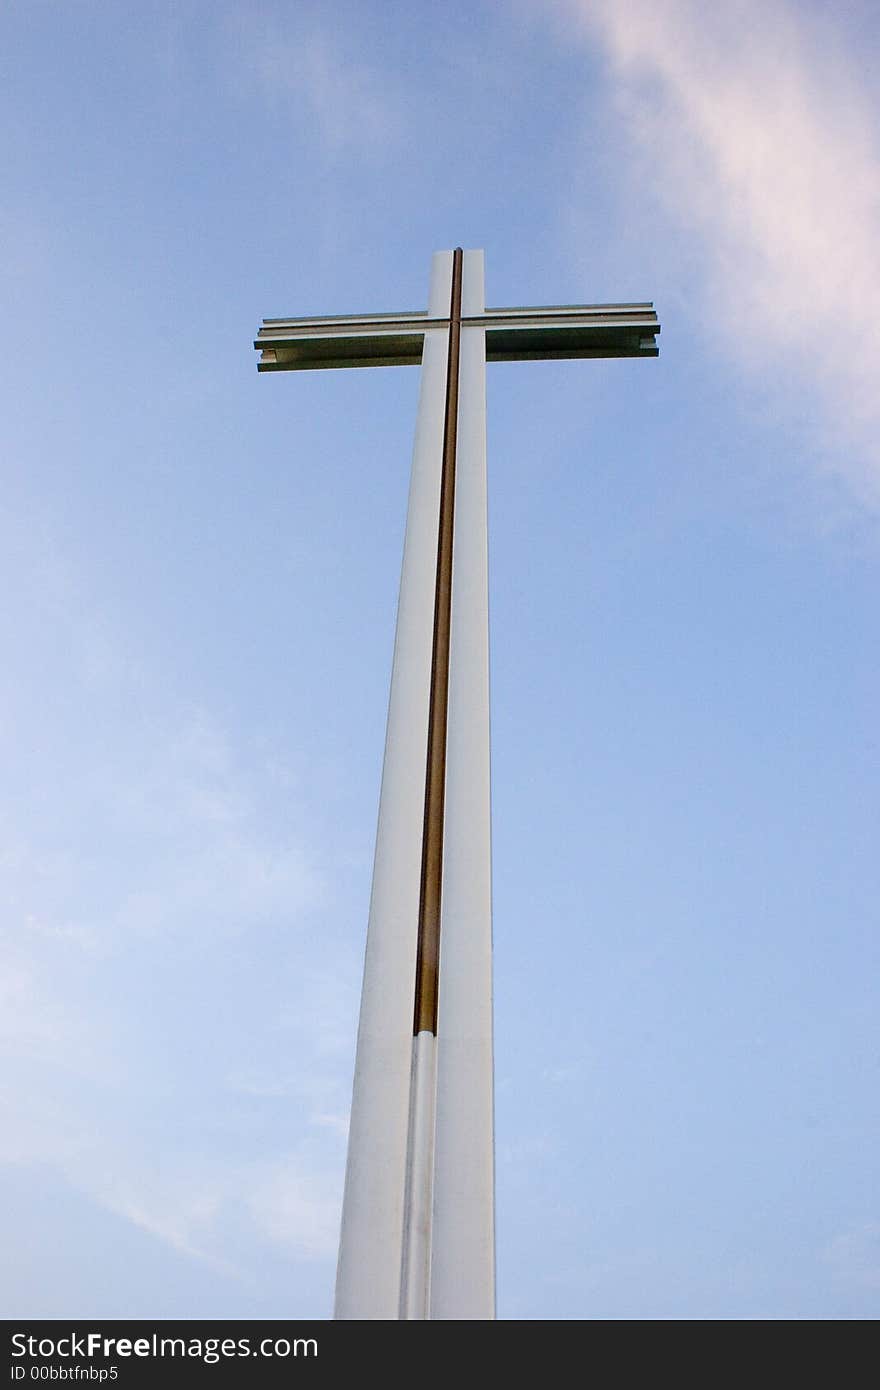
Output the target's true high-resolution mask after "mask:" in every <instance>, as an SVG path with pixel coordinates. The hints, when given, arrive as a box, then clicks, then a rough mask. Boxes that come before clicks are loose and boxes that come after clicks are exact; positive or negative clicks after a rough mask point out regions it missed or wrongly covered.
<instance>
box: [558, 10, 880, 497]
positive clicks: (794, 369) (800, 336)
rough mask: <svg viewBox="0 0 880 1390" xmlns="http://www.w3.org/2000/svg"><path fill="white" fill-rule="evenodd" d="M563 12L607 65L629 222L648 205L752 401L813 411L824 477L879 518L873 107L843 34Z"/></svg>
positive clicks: (878, 236) (731, 13)
mask: <svg viewBox="0 0 880 1390" xmlns="http://www.w3.org/2000/svg"><path fill="white" fill-rule="evenodd" d="M562 13H563V14H564V15H565V16H568V17H569V18H570V19H571V18H573V19H574V21H575V24H576V27H577V30H578V31H579V32H580V33H581V34H582V35H583V36H584V37H585V38H587V39H589V40H591V41H592V40H595V39H598V40H599V41H600V42H601V44H602V46H603V47H604V49H605V52H606V53H607V55H608V57H609V59H610V62H611V65H612V68H613V72H614V74H615V78H616V81H617V84H618V87H617V91H618V97H619V107H620V110H621V111H622V112H623V113H625V118H626V120H627V122H628V124H629V128H630V133H631V136H632V138H633V139H634V141H635V142H636V147H637V150H638V152H639V154H640V159H639V161H638V166H637V170H638V172H637V176H636V181H637V182H638V184H639V192H640V194H641V195H642V196H641V197H640V201H639V204H638V206H640V208H641V209H642V215H644V194H645V192H646V191H650V193H651V194H652V195H653V196H654V197H659V198H660V199H662V200H663V202H664V203H665V206H666V209H667V211H668V213H669V215H670V218H671V219H672V220H673V221H675V222H677V223H678V225H679V229H680V232H682V233H683V242H680V243H679V244H678V250H679V253H680V255H681V256H682V257H683V259H684V260H685V261H687V263H688V267H689V271H690V273H691V275H692V276H693V282H692V286H691V288H692V292H693V296H694V300H695V302H696V303H697V304H698V313H699V317H700V318H701V320H702V321H703V322H704V323H705V324H707V325H711V328H710V333H711V336H712V338H713V340H714V341H716V342H719V341H720V342H722V343H724V344H725V345H726V348H727V350H728V351H729V352H730V353H733V354H734V355H736V356H737V357H738V358H739V359H740V360H741V361H743V362H745V363H746V364H747V365H748V366H749V367H750V368H752V369H754V370H756V371H757V372H760V373H761V375H762V378H763V380H764V383H765V385H766V384H767V383H773V382H775V383H777V385H782V387H783V389H787V388H788V387H790V386H795V387H796V388H797V389H798V390H799V391H801V392H802V393H803V396H804V397H809V396H810V395H812V396H814V397H815V398H816V399H817V400H818V402H819V405H820V411H819V414H818V417H817V426H818V428H820V429H821V430H823V431H824V432H825V436H826V437H825V439H824V441H823V443H824V445H825V448H826V452H827V454H828V455H830V454H833V457H831V458H826V466H827V467H829V468H832V469H834V470H836V471H837V472H838V473H839V475H840V476H841V477H843V478H844V479H845V480H846V482H847V484H848V486H849V487H850V488H851V489H853V490H855V492H856V493H857V494H858V496H859V497H860V498H861V499H862V500H863V501H865V502H868V503H869V504H870V505H872V506H877V505H878V504H880V451H878V446H877V429H878V426H880V391H878V389H877V381H878V379H880V278H878V276H877V247H878V244H880V151H878V140H877V129H878V125H877V117H878V101H877V97H876V93H875V92H872V91H869V90H868V89H867V87H866V86H865V84H864V83H863V82H860V80H859V77H858V71H857V67H856V64H855V62H854V61H853V57H852V54H849V55H848V53H847V50H846V47H845V42H846V40H845V39H844V36H843V33H842V30H839V31H837V32H835V31H834V30H831V29H829V27H828V26H827V25H820V23H819V21H818V20H817V19H816V17H815V16H812V17H811V16H810V15H809V14H807V13H805V11H804V8H803V7H800V8H798V7H795V6H793V5H791V4H789V3H786V2H785V0H777V3H773V4H767V3H766V2H765V0H742V3H737V4H727V5H722V6H714V7H709V6H706V5H704V4H702V3H699V0H627V3H626V4H620V3H619V0H566V3H565V4H564V5H563V6H562ZM850 41H852V40H850ZM694 272H697V273H696V274H694ZM774 389H775V388H774V386H773V385H768V390H770V391H771V392H772V391H773V390H774Z"/></svg>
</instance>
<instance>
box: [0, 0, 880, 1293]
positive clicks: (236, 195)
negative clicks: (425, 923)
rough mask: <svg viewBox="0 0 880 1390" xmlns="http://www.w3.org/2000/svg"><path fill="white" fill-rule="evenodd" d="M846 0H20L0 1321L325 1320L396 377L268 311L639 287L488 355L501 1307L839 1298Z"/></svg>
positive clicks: (870, 285)
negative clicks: (647, 333)
mask: <svg viewBox="0 0 880 1390" xmlns="http://www.w3.org/2000/svg"><path fill="white" fill-rule="evenodd" d="M878 36H880V22H878V17H877V13H876V9H875V7H873V6H872V5H870V4H869V3H867V0H865V3H850V4H847V5H846V6H842V5H840V4H834V5H832V4H830V3H800V4H797V5H790V4H786V3H779V0H774V3H762V4H760V5H759V4H756V3H752V0H727V2H726V3H723V4H721V5H719V6H717V7H714V9H713V10H712V12H711V13H710V12H709V10H708V9H707V7H705V6H703V5H699V4H697V3H696V0H680V2H676V0H654V3H652V4H648V3H646V0H618V3H611V0H594V2H593V0H579V2H575V0H572V3H560V4H537V3H535V4H532V3H526V2H525V0H522V2H516V3H515V2H514V0H510V2H509V3H508V0H495V3H492V4H473V3H469V4H455V3H453V4H450V5H447V6H444V7H439V8H438V7H435V6H429V5H427V4H423V3H416V4H413V3H409V4H407V5H403V4H398V3H383V4H377V3H369V2H368V3H364V0H360V3H357V4H334V5H330V4H326V3H325V4H309V3H298V4H293V5H291V4H282V3H245V0H241V3H236V4H231V3H212V4H207V3H201V2H199V3H187V0H174V3H168V2H167V0H141V3H139V4H138V5H136V6H135V5H118V4H109V3H101V2H100V0H94V2H92V0H68V3H63V4H62V3H58V2H57V0H47V2H46V3H43V0H11V3H9V4H7V6H6V7H5V11H4V16H3V18H2V20H0V53H2V55H3V56H2V58H0V66H2V82H0V109H2V129H3V131H4V135H3V144H2V149H3V193H4V196H3V198H2V201H0V239H2V244H3V248H4V250H3V258H2V271H0V296H2V305H3V310H4V322H5V325H6V327H5V332H4V333H3V335H2V342H3V352H4V358H3V370H2V375H0V392H2V396H3V410H2V417H3V438H4V448H3V457H4V468H3V474H4V489H3V494H4V505H3V508H2V515H0V542H2V543H0V565H2V570H3V576H2V582H3V590H4V593H5V595H6V603H5V604H4V605H3V609H2V618H0V622H2V649H3V652H4V661H3V665H2V671H0V716H2V721H0V749H2V763H3V769H4V776H3V790H2V799H0V835H2V838H0V862H2V875H0V914H2V915H0V922H2V955H3V968H2V977H0V978H2V985H0V988H2V993H3V1004H2V1009H0V1047H2V1058H3V1060H2V1072H0V1077H2V1097H3V1106H4V1108H5V1110H6V1112H7V1113H6V1118H5V1122H4V1123H3V1125H2V1140H0V1162H2V1165H3V1176H2V1181H3V1186H4V1188H5V1190H6V1192H7V1193H8V1194H9V1195H10V1196H11V1202H10V1206H11V1218H10V1220H9V1222H8V1229H7V1232H6V1234H5V1238H4V1255H3V1260H2V1281H0V1306H2V1308H3V1310H4V1315H5V1316H7V1317H19V1316H31V1317H38V1316H44V1317H96V1316H102V1317H136V1318H151V1317H157V1318H158V1317H171V1316H177V1317H184V1318H186V1317H199V1316H206V1317H215V1318H231V1317H251V1316H265V1317H287V1316H293V1317H297V1316H302V1317H307V1316H315V1317H326V1316H328V1315H329V1312H330V1307H331V1298H332V1284H333V1275H334V1265H335V1244H336V1236H337V1228H338V1217H339V1203H340V1196H341V1182H342V1173H343V1167H344V1158H345V1129H346V1121H347V1108H348V1101H349V1088H350V1079H351V1069H352V1061H353V1047H354V1034H355V1027H356V1016H357V1001H358V992H359V984H360V979H359V977H360V969H361V960H362V951H363V942H364V931H365V925H366V915H367V903H368V894H369V878H370V867H371V853H372V837H373V831H374V827H375V814H376V805H377V797H378V786H379V775H380V760H381V750H382V740H383V730H384V717H385V701H386V696H387V687H388V676H389V671H390V657H391V644H392V640H393V627H394V609H395V601H396V586H397V578H398V573H399V564H400V547H401V541H402V533H403V520H404V508H405V501H406V483H407V475H408V468H409V457H410V448H411V439H412V427H413V422H414V415H415V404H416V393H417V386H418V381H417V372H416V371H415V370H413V369H400V370H388V371H375V372H373V371H370V372H366V371H365V372H349V373H329V372H328V373H316V374H314V375H311V374H309V375H303V376H296V375H282V376H273V377H265V378H258V376H257V373H256V369H255V360H254V354H253V351H252V348H251V346H250V345H251V341H252V339H253V335H254V332H255V329H256V327H257V325H258V323H259V321H260V319H261V318H262V317H263V316H264V315H266V316H281V315H284V314H291V315H294V314H309V313H328V314H329V313H344V312H346V311H357V310H367V309H378V310H392V309H396V308H418V307H421V306H423V305H424V303H425V298H426V293H427V276H428V267H429V260H430V254H431V252H432V251H434V250H436V249H442V248H445V247H449V246H453V245H463V246H466V247H484V248H485V251H486V270H487V298H488V302H489V303H490V304H541V303H548V304H549V303H565V302H605V301H615V300H617V301H619V300H638V299H643V298H649V299H653V300H654V301H655V303H656V305H657V308H658V311H659V313H660V317H661V321H662V323H663V334H662V338H661V357H660V359H659V361H657V362H626V361H623V362H566V363H537V364H524V363H521V364H507V365H501V364H499V365H498V366H493V367H491V368H490V370H489V382H488V388H489V468H490V509H491V535H490V563H491V604H492V679H493V694H492V720H493V814H494V824H493V833H494V895H495V909H494V929H495V940H496V1073H497V1185H498V1276H499V1315H500V1316H501V1317H504V1318H513V1319H546V1318H574V1319H587V1318H869V1317H876V1316H877V1315H878V1312H880V1198H878V1186H877V1148H878V1146H877V1140H878V1134H877V1130H878V1119H877V1099H876V1098H877V1070H878V1059H880V1036H878V1025H877V1002H878V1001H877V964H878V962H877V954H878V947H877V933H876V919H877V901H878V882H877V879H878V869H877V864H878V854H877V848H876V825H877V811H878V777H877V773H878V761H880V760H878V739H877V732H876V730H877V709H878V703H880V702H878V695H880V690H878V685H880V682H878V670H877V660H876V650H877V635H878V634H877V627H878V619H877V611H878V610H877V602H876V594H877V579H878V568H880V565H878V561H880V529H878V516H880V458H878V451H877V439H878V428H877V427H878V424H880V419H878V416H880V409H878V392H877V389H876V377H877V372H878V368H880V328H878V325H880V313H878V312H877V311H878V310H880V302H878V301H880V291H878V279H877V271H876V247H877V244H878V232H880V225H878V223H880V215H878V208H880V149H878V138H877V130H878V120H877V117H878V100H877V96H876V90H875V82H874V74H875V72H876V62H877V51H878Z"/></svg>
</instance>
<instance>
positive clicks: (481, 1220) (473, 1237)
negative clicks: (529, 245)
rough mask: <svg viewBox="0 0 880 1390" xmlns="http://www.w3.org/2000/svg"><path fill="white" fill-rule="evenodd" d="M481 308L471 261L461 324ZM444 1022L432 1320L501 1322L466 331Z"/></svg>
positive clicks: (484, 718)
mask: <svg viewBox="0 0 880 1390" xmlns="http://www.w3.org/2000/svg"><path fill="white" fill-rule="evenodd" d="M483 309H484V301H483V253H482V252H481V251H466V252H465V253H464V266H463V284H462V314H463V316H464V317H465V318H478V317H479V316H481V315H482V313H483ZM457 435H458V445H457V461H456V498H455V532H454V541H453V551H452V553H453V564H452V610H451V611H452V621H451V631H450V654H449V701H448V728H447V740H446V798H445V816H444V840H443V886H442V912H441V930H440V993H439V1011H438V1019H437V1093H436V1121H435V1130H436V1139H435V1150H434V1192H433V1223H432V1233H431V1290H430V1312H429V1316H430V1317H431V1318H445V1319H456V1320H459V1319H472V1318H479V1319H486V1318H494V1316H495V1234H494V1206H495V1192H494V1188H495V1183H494V1137H493V1063H492V906H491V843H490V805H489V801H490V790H489V580H488V542H487V530H488V528H487V499H486V345H485V331H484V329H483V328H482V327H477V326H474V327H467V326H465V327H464V328H463V329H462V334H461V353H460V367H459V387H458V430H457Z"/></svg>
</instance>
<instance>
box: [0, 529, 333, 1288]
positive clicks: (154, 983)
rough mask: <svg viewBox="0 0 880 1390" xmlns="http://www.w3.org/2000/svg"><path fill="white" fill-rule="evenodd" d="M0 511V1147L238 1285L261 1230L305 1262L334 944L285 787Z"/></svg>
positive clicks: (260, 1241) (329, 1243)
mask: <svg viewBox="0 0 880 1390" xmlns="http://www.w3.org/2000/svg"><path fill="white" fill-rule="evenodd" d="M3 529H4V531H5V540H6V542H7V544H6V545H5V546H4V547H0V551H2V554H3V563H4V565H9V566H10V569H11V570H12V571H14V578H15V581H16V586H17V593H18V597H19V605H18V608H17V609H16V611H15V615H14V616H12V615H10V614H7V615H6V616H5V622H6V625H7V628H8V631H7V633H6V637H7V643H6V645H7V647H8V648H9V649H13V648H14V649H15V650H16V652H17V655H18V666H17V673H18V679H17V680H16V681H15V682H2V681H0V755H2V759H3V762H4V767H5V773H6V775H5V787H4V793H5V794H4V796H3V797H0V1109H2V1112H3V1120H2V1123H0V1163H7V1164H15V1165H22V1166H24V1167H25V1168H29V1169H33V1170H36V1169H39V1170H40V1171H50V1172H51V1173H53V1174H54V1175H55V1179H56V1181H57V1182H58V1183H59V1185H60V1186H61V1188H62V1189H63V1188H68V1189H70V1190H71V1191H72V1192H75V1193H79V1194H81V1195H84V1196H85V1197H86V1198H88V1199H89V1200H91V1201H92V1202H94V1203H95V1204H97V1205H98V1206H99V1207H102V1208H104V1209H105V1210H107V1211H110V1212H113V1213H115V1214H116V1215H118V1216H120V1217H122V1218H124V1219H125V1220H127V1221H129V1222H130V1223H131V1224H132V1225H133V1226H135V1227H137V1228H138V1229H139V1230H142V1231H146V1232H149V1233H150V1234H151V1235H152V1236H153V1237H155V1238H156V1239H157V1240H160V1241H161V1242H162V1243H163V1244H164V1245H165V1246H166V1247H169V1248H170V1249H172V1250H174V1251H176V1252H177V1253H178V1254H179V1255H181V1256H183V1257H185V1258H192V1259H198V1260H201V1261H205V1262H207V1263H208V1264H209V1265H210V1266H211V1267H212V1268H213V1269H214V1270H216V1271H218V1272H223V1273H227V1274H236V1275H239V1274H240V1275H243V1277H245V1278H247V1279H249V1280H251V1281H252V1282H253V1280H255V1279H257V1278H258V1271H259V1269H260V1267H261V1251H265V1250H266V1249H267V1248H268V1247H269V1246H271V1247H272V1248H274V1249H276V1250H278V1251H279V1252H280V1253H281V1254H282V1255H283V1256H285V1257H290V1258H292V1259H305V1260H308V1261H314V1260H315V1259H324V1258H327V1259H329V1256H330V1253H331V1251H332V1247H333V1244H334V1242H335V1238H336V1228H337V1224H338V1208H339V1197H340V1192H341V1180H342V1164H343V1161H344V1146H345V1141H344V1114H345V1110H346V1106H347V1102H348V1090H349V1084H350V1070H349V1069H350V1057H349V1053H350V1048H351V1041H352V1036H351V1035H352V1032H353V1026H354V1019H355V1009H356V979H355V978H354V976H355V973H356V968H357V962H356V961H355V960H354V959H353V957H352V956H350V955H349V954H347V952H346V951H345V950H344V949H343V947H342V946H341V945H340V942H339V939H338V937H337V936H336V935H335V934H334V932H333V930H332V929H330V928H329V927H328V922H332V917H333V907H334V902H333V892H334V890H333V888H332V883H331V875H330V873H329V872H328V869H327V867H326V865H325V864H324V863H323V862H322V860H321V857H320V856H319V855H318V853H317V850H316V847H315V845H314V844H313V842H312V839H311V837H310V836H309V834H308V831H307V830H306V829H305V828H304V827H305V826H307V825H308V821H309V805H308V804H307V799H306V798H305V796H304V793H303V791H302V789H301V787H300V786H298V784H297V781H296V779H295V777H293V776H291V775H290V774H289V773H288V772H285V767H286V763H285V750H284V749H283V748H278V749H276V748H274V747H273V746H272V744H271V740H269V739H268V737H267V736H266V735H265V734H260V733H259V732H258V733H257V734H254V732H253V731H252V730H250V729H249V728H248V727H247V726H245V727H243V728H242V727H239V728H238V729H233V728H230V727H227V726H226V725H225V724H224V722H223V721H222V720H221V719H220V718H219V717H218V716H217V714H216V713H215V712H212V711H211V710H210V709H207V708H204V707H200V706H195V705H192V704H187V703H185V702H184V701H183V700H182V699H181V697H180V696H178V695H174V694H172V693H169V691H168V689H167V682H166V680H165V679H164V678H163V672H162V671H161V670H159V669H151V668H150V665H149V663H148V662H147V660H146V659H145V658H144V657H142V656H137V655H136V653H137V636H136V633H135V634H134V636H132V634H130V633H129V632H128V631H127V630H126V629H124V628H123V627H122V626H121V625H120V623H119V622H118V621H116V620H115V619H114V617H113V613H112V608H111V607H110V606H109V605H108V604H107V603H106V602H105V601H104V598H103V596H102V594H101V592H99V591H95V590H94V588H93V587H92V586H91V585H90V584H89V582H88V580H87V578H86V577H85V574H84V573H83V572H82V570H81V568H80V567H78V566H77V564H76V563H75V561H74V560H73V559H72V558H71V557H70V556H67V557H65V547H64V545H63V543H62V542H61V540H60V538H59V537H58V536H57V534H50V531H49V529H47V530H46V532H45V534H41V533H40V532H39V531H38V530H37V529H35V528H30V539H29V544H28V546H27V547H26V546H24V544H23V534H21V533H19V532H16V531H15V529H14V528H13V527H12V525H11V523H10V521H9V519H8V518H7V519H6V520H5V522H4V528H3ZM24 529H25V528H21V531H22V533H23V531H24ZM282 773H283V775H282ZM337 1116H338V1117H340V1118H341V1123H340V1124H336V1123H334V1122H333V1120H334V1117H337ZM276 1208H277V1220H276V1221H273V1220H272V1218H271V1214H272V1213H273V1212H274V1211H275V1210H276Z"/></svg>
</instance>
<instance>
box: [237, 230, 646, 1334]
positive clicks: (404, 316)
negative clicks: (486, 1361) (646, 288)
mask: <svg viewBox="0 0 880 1390" xmlns="http://www.w3.org/2000/svg"><path fill="white" fill-rule="evenodd" d="M659 328H660V326H659V324H658V322H657V316H656V314H655V313H654V310H653V307H652V305H651V304H599V305H575V306H565V307H560V308H540V309H528V308H525V309H486V308H485V307H484V302H483V253H482V251H461V250H460V249H459V250H456V251H440V252H438V253H437V254H436V255H435V256H434V258H433V264H432V267H431V286H430V294H429V299H428V308H427V311H426V312H423V313H422V312H419V313H401V314H362V315H356V316H351V317H349V316H345V317H335V318H310V319H266V320H264V322H263V327H262V328H261V329H260V332H259V337H258V339H257V342H256V344H255V346H256V347H257V348H259V349H261V352H262V356H261V358H260V362H259V370H260V371H261V372H285V371H302V370H306V369H309V368H315V367H379V366H398V365H404V364H418V363H421V367H422V378H421V389H420V393H419V405H418V416H417V419H416V435H415V446H414V451H413V465H412V477H411V481H410V491H409V508H408V511H407V521H406V538H405V541H404V549H403V568H402V573H401V580H400V597H399V602H398V610H397V632H396V637H395V643H394V662H393V667H392V673H391V694H390V699H389V707H388V726H387V732H386V738H385V761H384V765H383V770H382V791H381V796H380V801H379V821H378V828H377V832H376V851H375V860H374V865H373V888H372V896H371V900H370V917H369V928H368V932H367V947H366V960H365V964H364V982H363V995H362V999H361V1013H360V1026H359V1029H358V1041H357V1056H356V1061H355V1074H354V1091H353V1097H352V1107H351V1128H350V1133H349V1141H348V1166H347V1170H346V1177H345V1196H344V1199H343V1207H342V1229H341V1235H340V1244H339V1265H338V1271H337V1281H336V1310H335V1316H336V1317H337V1318H357V1319H367V1318H386V1319H396V1318H445V1319H472V1318H481V1319H482V1318H493V1317H494V1316H495V1233H494V1145H493V1099H492V924H491V892H490V831H489V620H488V612H489V610H488V572H487V551H486V423H485V422H486V386H485V377H486V362H487V361H489V362H500V361H523V360H529V359H537V358H565V357H656V356H657V345H656V341H655V334H657V333H658V332H659Z"/></svg>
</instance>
